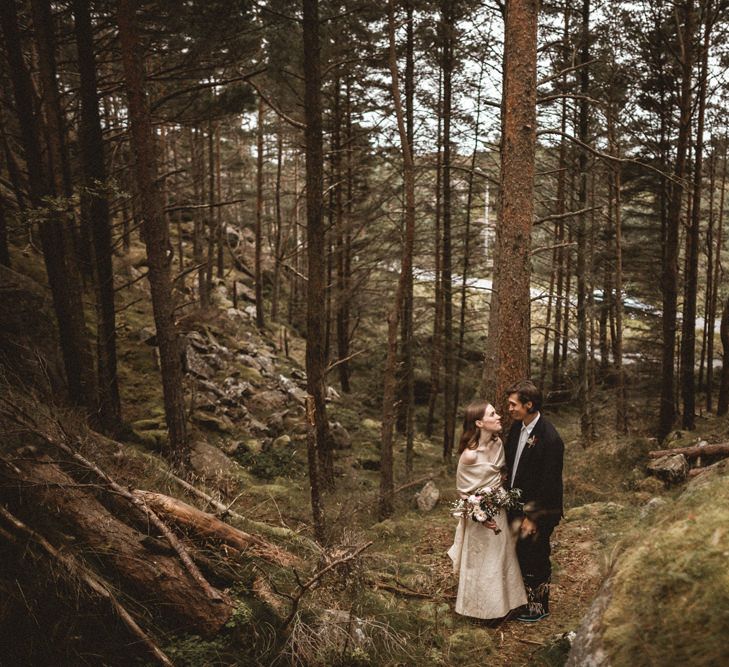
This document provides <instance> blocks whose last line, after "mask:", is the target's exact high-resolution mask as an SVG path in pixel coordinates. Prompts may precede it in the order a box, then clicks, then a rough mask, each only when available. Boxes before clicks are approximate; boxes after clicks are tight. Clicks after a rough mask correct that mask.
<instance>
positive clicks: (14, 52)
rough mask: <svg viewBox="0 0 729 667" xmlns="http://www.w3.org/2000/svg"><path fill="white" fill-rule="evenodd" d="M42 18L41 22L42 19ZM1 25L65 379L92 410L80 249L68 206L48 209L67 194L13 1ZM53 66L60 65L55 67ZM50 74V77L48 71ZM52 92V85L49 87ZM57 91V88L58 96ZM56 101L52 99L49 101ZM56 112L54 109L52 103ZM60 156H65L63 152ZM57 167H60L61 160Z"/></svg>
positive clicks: (1, 6)
mask: <svg viewBox="0 0 729 667" xmlns="http://www.w3.org/2000/svg"><path fill="white" fill-rule="evenodd" d="M41 24H42V22H41ZM0 25H1V26H2V34H3V37H4V42H5V51H6V55H7V59H8V64H9V65H10V78H11V82H12V86H13V94H14V98H15V106H16V111H17V116H18V122H19V124H20V131H21V137H22V142H23V148H24V151H25V162H26V169H27V171H28V186H29V190H30V192H29V195H30V202H31V205H32V206H33V208H34V209H36V210H37V211H38V212H39V213H40V214H41V218H42V221H41V223H40V237H41V244H42V246H43V259H44V261H45V265H46V273H47V275H48V284H49V286H50V288H51V295H52V297H53V307H54V311H55V314H56V318H57V320H58V331H59V339H60V344H61V352H62V354H63V362H64V368H65V371H66V380H67V382H68V388H69V393H70V396H71V399H72V400H73V401H74V402H76V403H78V404H79V405H82V406H84V407H85V408H86V409H87V410H88V411H89V413H91V414H93V413H94V412H95V409H96V389H95V387H94V382H93V378H94V373H93V370H92V369H93V361H92V355H91V351H90V349H89V346H88V341H87V340H86V326H85V318H84V312H83V303H82V298H81V295H82V292H81V283H80V279H79V274H78V270H77V268H76V264H75V249H74V244H73V235H72V230H71V226H70V222H71V221H70V219H69V218H68V216H66V215H64V213H63V212H58V211H50V210H47V208H46V206H47V204H46V201H45V199H46V198H47V197H52V196H56V195H57V196H61V197H62V196H64V194H65V191H64V190H63V187H64V186H63V185H62V189H61V190H60V191H58V192H57V191H56V188H55V185H54V181H53V179H52V178H51V176H50V174H51V165H49V164H44V161H43V155H42V152H41V137H42V136H43V125H42V121H41V118H40V115H39V114H38V113H37V112H36V108H35V105H34V100H35V98H36V96H35V91H34V89H33V83H32V81H31V78H30V73H29V72H28V69H27V67H26V65H25V60H24V58H23V49H22V44H21V40H20V30H19V27H18V16H17V12H16V9H15V3H14V2H0ZM52 71H53V72H54V71H55V69H53V70H52ZM51 74H52V73H51V72H46V77H48V78H50V79H51V81H49V83H50V84H52V85H55V75H51ZM44 78H45V77H44ZM49 92H51V91H49ZM57 94H58V91H56V92H55V95H56V96H57ZM47 105H48V106H49V107H52V106H53V105H52V102H50V101H47ZM47 111H48V112H49V113H53V109H52V108H49V109H47ZM59 159H60V158H59ZM58 169H59V170H60V169H61V167H60V165H58Z"/></svg>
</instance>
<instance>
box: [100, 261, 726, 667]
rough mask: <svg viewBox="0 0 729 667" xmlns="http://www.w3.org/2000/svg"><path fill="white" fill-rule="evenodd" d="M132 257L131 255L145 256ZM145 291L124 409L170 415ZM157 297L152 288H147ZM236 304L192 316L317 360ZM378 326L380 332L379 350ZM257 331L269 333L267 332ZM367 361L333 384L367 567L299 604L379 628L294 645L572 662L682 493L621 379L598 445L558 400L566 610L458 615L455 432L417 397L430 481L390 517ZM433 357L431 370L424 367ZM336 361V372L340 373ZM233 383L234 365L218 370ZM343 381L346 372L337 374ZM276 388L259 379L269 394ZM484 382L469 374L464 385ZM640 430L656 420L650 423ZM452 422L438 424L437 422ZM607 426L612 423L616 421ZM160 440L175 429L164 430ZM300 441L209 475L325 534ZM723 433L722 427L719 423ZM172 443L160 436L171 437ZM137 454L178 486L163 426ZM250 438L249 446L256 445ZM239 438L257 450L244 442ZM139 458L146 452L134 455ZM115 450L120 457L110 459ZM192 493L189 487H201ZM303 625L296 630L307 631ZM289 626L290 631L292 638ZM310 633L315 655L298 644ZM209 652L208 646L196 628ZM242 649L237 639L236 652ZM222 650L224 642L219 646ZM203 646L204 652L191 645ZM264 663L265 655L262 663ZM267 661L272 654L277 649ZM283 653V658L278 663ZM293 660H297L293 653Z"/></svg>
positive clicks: (389, 657)
mask: <svg viewBox="0 0 729 667" xmlns="http://www.w3.org/2000/svg"><path fill="white" fill-rule="evenodd" d="M133 259H134V258H133V257H131V258H129V259H128V260H127V261H128V263H129V264H131V263H132V262H133ZM145 295H146V289H145V288H144V287H143V286H142V284H139V285H138V286H135V288H133V289H132V290H131V292H130V293H129V294H128V295H126V296H125V298H124V303H123V304H121V306H122V307H121V312H122V313H123V314H122V315H121V317H120V337H119V360H120V379H121V387H122V393H123V404H124V410H125V419H126V420H127V421H128V422H129V423H130V424H136V423H140V422H144V421H147V422H151V421H155V420H156V421H157V422H160V420H161V419H162V418H161V415H162V395H161V387H160V384H159V382H158V381H157V378H158V371H157V370H156V369H155V365H154V357H153V354H152V351H151V350H150V349H149V348H148V347H146V346H144V345H143V344H142V343H141V342H140V333H141V332H142V331H143V329H145V328H146V327H149V325H150V322H151V321H152V318H151V308H150V303H149V300H148V299H146V298H144V297H145ZM140 297H142V298H140ZM222 313H223V310H222V309H218V310H216V312H215V313H213V314H211V313H207V314H206V313H200V312H198V311H191V312H190V315H189V316H188V322H187V324H188V326H190V325H191V324H192V327H193V328H195V327H197V330H201V331H206V332H209V333H210V335H211V336H212V337H213V338H214V339H215V340H217V341H218V342H219V343H220V344H222V345H226V346H228V347H229V348H230V349H231V350H236V349H237V347H238V345H239V344H240V341H241V340H246V341H248V344H249V345H254V346H255V344H261V345H263V344H265V345H267V346H268V347H269V348H270V349H274V348H275V350H274V353H273V357H272V359H273V361H274V364H275V373H274V374H273V375H275V374H278V373H283V374H285V375H287V376H293V375H294V374H295V372H296V369H299V370H300V369H301V368H303V365H304V342H303V340H302V339H301V338H298V337H297V336H296V335H295V333H294V332H293V331H292V330H289V333H288V346H287V350H286V351H284V350H283V349H282V345H281V340H282V336H281V333H282V328H281V327H279V326H269V327H268V328H267V329H266V330H264V331H262V332H259V331H258V330H256V329H255V327H254V326H253V323H252V322H250V323H249V324H245V323H241V322H240V321H238V322H236V323H235V325H233V324H232V323H231V322H230V321H227V319H226V317H225V315H223V314H222ZM377 335H378V334H377V331H376V328H375V329H373V331H372V333H371V337H372V341H371V343H372V347H373V349H377V348H376V344H377ZM256 341H257V342H256ZM354 365H355V372H354V375H353V380H354V391H353V392H352V393H351V394H343V395H342V396H341V397H336V396H334V397H333V399H332V401H331V402H330V403H329V405H328V417H329V419H330V420H331V421H337V422H339V423H341V424H342V426H344V428H345V429H346V430H347V432H348V433H349V435H350V436H351V446H349V447H347V448H344V449H338V450H336V451H335V478H336V484H335V489H334V490H331V491H328V492H326V493H325V494H324V498H323V500H324V507H325V512H326V517H327V524H328V529H327V530H328V534H329V536H330V544H329V545H327V548H328V550H329V552H330V553H333V554H336V553H337V549H338V548H341V547H346V548H350V547H356V546H358V545H364V544H366V543H367V542H370V541H371V542H372V544H371V545H370V546H369V547H367V548H366V549H365V550H364V551H363V553H362V556H361V557H359V559H358V561H357V562H356V563H353V564H352V567H349V568H344V569H343V570H341V571H340V570H337V571H334V572H332V573H330V575H329V576H327V577H326V578H325V579H324V580H323V581H322V585H321V586H319V587H317V588H316V589H315V590H312V591H310V592H309V593H308V594H307V595H306V596H305V597H304V598H303V599H302V604H301V606H300V610H301V612H302V614H301V618H302V619H304V621H305V622H304V623H302V624H301V625H300V626H299V628H298V629H297V630H296V632H299V633H304V634H305V633H307V632H309V634H310V637H309V639H311V637H314V636H315V635H317V634H318V635H321V632H320V631H318V630H317V629H316V628H317V626H315V625H309V626H307V625H306V623H311V622H312V621H311V619H312V618H317V617H318V618H321V612H322V611H323V610H329V611H332V610H334V611H339V612H345V613H346V614H348V615H349V618H351V619H356V622H357V623H359V622H361V624H362V628H364V630H365V634H367V635H368V636H369V637H371V638H372V641H371V642H369V643H367V642H365V644H363V646H362V648H363V650H362V651H360V652H359V653H358V652H357V650H356V648H357V647H356V646H355V647H354V651H353V647H352V646H351V645H350V646H348V645H347V644H346V643H345V646H344V648H342V646H341V644H340V645H337V644H336V642H335V643H334V644H333V645H331V646H328V647H327V646H322V645H320V644H318V645H316V642H317V641H319V639H321V637H320V636H319V638H318V639H316V640H314V639H312V640H311V642H310V643H309V644H307V641H309V639H307V638H304V640H305V641H304V643H303V644H301V640H302V636H301V635H299V636H298V639H297V641H299V642H300V643H299V645H298V647H297V646H295V645H293V644H291V643H289V644H288V646H287V650H288V651H289V653H288V654H289V656H291V655H292V654H294V655H295V659H294V661H293V662H294V663H295V664H312V665H314V664H322V665H323V664H326V665H341V666H342V667H343V666H344V665H352V666H354V665H378V666H379V665H383V666H384V665H392V666H393V667H394V666H395V665H442V666H449V665H454V666H455V665H458V666H459V667H468V666H469V665H473V666H474V667H475V666H476V665H479V666H480V665H483V664H489V665H548V666H550V667H551V666H557V665H563V664H564V662H565V660H566V656H567V653H568V651H569V640H568V639H567V634H568V633H571V632H573V631H576V630H577V629H578V627H579V625H580V622H581V620H582V618H583V616H584V615H585V613H586V612H587V610H588V608H589V607H590V604H591V602H592V601H593V599H594V597H595V595H596V593H597V591H598V589H599V587H600V585H601V582H602V581H603V580H604V578H605V576H606V574H607V573H608V572H609V570H610V566H611V563H613V562H614V560H615V558H616V556H617V554H618V553H619V552H620V551H621V550H622V548H623V545H625V544H627V543H629V541H630V540H631V536H633V537H634V536H635V535H636V533H637V531H640V526H641V520H642V516H643V508H644V507H645V505H646V503H648V501H650V500H651V498H653V497H655V496H661V495H667V496H670V495H672V494H673V493H674V492H673V491H671V490H666V489H664V488H663V485H662V484H661V483H660V482H658V481H657V480H655V479H653V478H646V477H645V475H644V473H643V467H644V464H645V463H646V460H647V458H646V453H647V451H648V450H649V449H653V448H655V442H654V441H652V440H651V439H650V438H649V437H647V436H646V435H644V434H642V433H640V432H638V429H636V431H635V432H633V433H631V435H630V436H626V437H620V438H618V437H616V436H615V434H614V432H613V431H612V428H611V426H608V425H612V423H613V415H612V412H611V411H612V410H613V405H612V403H611V400H610V393H609V391H605V392H604V393H602V394H598V396H597V398H596V399H595V404H594V406H593V408H594V410H593V417H594V419H595V420H596V423H597V424H598V425H599V426H600V428H601V432H599V433H598V437H597V438H596V439H595V441H594V442H593V443H591V444H589V445H588V446H583V443H582V441H581V439H580V437H579V414H578V413H577V411H576V410H575V409H574V408H573V407H566V406H558V409H550V406H547V409H546V410H545V414H546V416H547V417H548V418H549V419H550V420H552V421H553V422H554V424H555V425H556V426H557V428H558V430H559V431H560V433H561V435H562V437H563V439H564V441H565V445H566V455H565V470H564V479H565V510H566V516H565V518H564V520H563V521H562V523H561V524H560V525H559V527H558V528H557V530H556V531H555V533H554V536H553V554H552V560H553V568H554V572H553V579H552V592H551V615H550V616H549V617H548V618H546V619H544V620H542V621H540V622H539V623H536V624H533V625H531V624H522V623H519V622H517V621H515V620H507V621H503V622H501V623H500V624H498V625H496V626H494V625H493V624H487V623H484V622H481V621H477V620H473V619H468V618H464V617H461V616H458V615H457V614H455V612H454V610H453V607H454V603H455V597H456V591H457V585H458V582H457V578H456V577H455V575H454V574H453V573H452V568H451V562H450V559H449V558H448V556H447V553H446V552H447V550H448V548H449V546H450V545H451V543H452V540H453V535H454V530H455V519H454V518H453V517H452V516H451V515H450V512H449V504H450V502H451V501H453V500H455V498H456V493H455V489H454V485H455V468H454V465H445V464H444V463H443V461H442V449H441V448H442V445H441V443H440V439H439V438H438V437H433V438H427V437H425V436H424V435H423V430H424V428H423V427H424V423H425V418H426V414H425V410H426V407H425V406H422V405H421V406H418V407H417V408H416V415H415V421H416V438H415V447H414V452H415V457H414V470H413V471H412V474H411V475H410V477H407V476H406V475H405V474H404V440H403V438H402V437H401V436H397V437H396V438H395V446H394V450H395V451H394V468H395V477H396V480H395V485H396V487H398V486H405V485H408V483H409V482H411V480H415V481H417V480H421V481H420V482H419V483H417V484H413V485H410V486H407V488H405V489H403V490H402V491H401V492H399V493H397V495H396V498H395V512H394V514H393V516H392V517H391V518H390V519H387V520H385V521H379V520H378V518H377V515H376V505H377V496H378V489H379V470H378V468H379V450H378V442H379V437H380V422H379V415H380V413H381V405H380V403H381V395H380V389H379V386H380V381H381V378H380V376H379V369H378V368H377V365H376V364H374V365H372V364H371V363H370V362H369V361H368V362H366V363H365V362H361V365H359V366H357V365H356V364H354ZM421 371H422V369H421ZM332 375H333V374H332ZM214 381H215V382H222V375H221V376H220V377H219V378H218V379H216V380H214ZM330 381H332V382H334V378H333V377H332V378H330ZM264 390H265V386H260V387H258V389H257V391H259V392H263V391H264ZM469 391H471V389H470V388H468V387H465V386H464V387H463V394H464V395H468V392H469ZM639 409H640V406H638V405H635V406H633V410H634V414H632V417H633V419H632V422H631V423H633V424H636V425H638V424H641V419H640V417H641V414H640V413H638V410H639ZM191 428H192V433H193V437H194V438H195V439H197V440H205V441H206V442H208V443H209V444H213V445H215V446H217V447H219V448H220V449H221V450H223V451H229V450H230V449H231V445H236V446H237V444H236V443H238V442H243V443H245V442H248V443H250V433H246V432H245V429H242V428H239V426H238V425H237V424H235V423H234V424H232V427H231V430H230V431H228V432H225V433H221V432H219V431H216V430H214V429H206V428H205V427H204V426H201V425H200V424H195V426H194V427H191ZM639 428H641V427H639ZM440 430H441V427H440V425H438V424H436V429H435V432H436V433H440ZM602 431H604V432H602ZM725 431H726V421H725V420H719V419H713V418H711V417H708V418H705V417H702V418H700V419H699V428H698V430H697V432H695V433H692V434H690V435H689V434H687V435H684V436H683V437H682V438H681V440H680V441H676V444H677V445H678V444H688V443H689V442H695V441H696V440H697V439H699V437H707V438H708V439H709V440H710V441H713V440H715V439H716V437H718V434H719V433H723V432H725ZM150 433H154V434H155V436H154V437H155V438H159V437H164V432H163V431H162V430H160V431H152V432H150ZM290 436H291V439H290V446H289V448H288V449H287V450H280V449H276V448H273V447H272V446H271V445H270V444H267V445H265V446H264V447H263V449H261V450H260V452H259V453H258V456H259V459H258V463H259V464H260V463H261V460H262V459H263V458H265V463H266V465H267V466H268V467H267V468H266V474H265V475H264V476H257V473H256V471H255V469H254V468H252V467H251V466H249V465H248V464H249V463H250V460H249V459H246V458H240V457H238V456H234V457H233V458H234V459H235V460H236V462H237V464H238V465H235V464H231V465H234V467H235V471H234V474H232V475H228V476H227V477H226V479H225V484H224V485H222V486H219V487H217V488H216V486H215V484H214V482H211V481H210V480H203V479H200V480H199V486H200V487H201V488H203V489H204V490H206V491H207V492H208V493H211V494H212V495H215V496H217V497H220V498H221V499H223V500H225V501H226V503H228V502H229V503H230V505H231V508H232V509H233V510H235V511H236V512H237V513H238V514H240V515H242V516H244V517H246V518H247V519H250V520H254V521H258V522H263V523H266V524H269V525H270V526H274V527H276V526H280V527H285V528H288V529H291V530H293V531H295V532H297V533H301V534H303V535H308V536H311V534H312V530H311V514H310V498H309V485H308V479H307V475H306V449H305V436H304V433H303V431H302V430H301V429H298V428H294V429H292V430H291V431H290ZM712 436H716V437H712ZM157 444H159V443H157ZM129 446H130V448H132V449H130V450H129V451H130V453H131V452H132V451H137V452H138V453H139V454H140V455H141V458H140V459H139V460H140V461H141V460H142V459H143V460H144V462H145V463H144V465H142V464H141V463H140V465H138V466H136V467H135V468H134V470H135V471H136V473H135V474H137V478H134V479H133V478H132V477H130V476H129V475H128V474H126V473H131V470H130V469H127V470H121V469H120V470H119V471H118V473H119V474H120V475H122V478H123V479H124V481H125V482H126V483H129V484H132V485H134V486H137V487H138V488H147V489H154V488H160V487H161V488H160V490H162V491H165V492H169V491H170V489H169V488H166V487H165V486H164V485H161V484H160V479H161V472H163V471H164V465H163V464H162V462H161V461H160V464H159V466H155V465H153V464H152V462H153V460H156V457H157V456H158V453H155V446H154V440H152V444H150V442H147V441H141V440H136V441H135V442H130V443H129ZM245 449H246V447H243V450H245ZM239 451H242V450H241V449H239ZM131 455H132V456H137V454H131ZM109 463H110V464H111V461H109ZM427 478H432V479H433V481H434V482H435V484H436V485H437V486H438V488H439V490H440V493H441V495H440V501H439V503H438V504H437V505H436V507H435V508H434V509H433V510H432V511H431V512H429V513H421V512H419V511H418V510H417V508H416V506H415V503H414V494H415V493H416V492H417V491H418V490H419V489H420V488H422V486H423V484H424V483H425V480H426V479H427ZM187 500H188V502H189V501H190V499H189V498H187ZM321 566H322V554H318V555H317V553H315V552H311V553H310V554H309V557H308V559H307V560H305V561H304V562H303V563H302V565H301V571H300V572H298V576H299V578H300V579H301V580H305V579H306V578H307V577H308V576H310V575H311V574H312V573H315V572H316V571H317V569H318V568H321ZM276 583H277V584H278V585H280V586H281V590H286V589H287V587H289V590H292V588H291V587H295V586H296V578H295V577H293V576H292V573H291V572H289V573H288V576H287V577H286V576H284V577H283V578H282V579H280V580H279V581H277V582H276ZM296 632H292V633H291V634H292V635H294V634H296ZM279 639H280V638H279ZM304 644H306V645H307V646H310V647H313V649H312V651H313V652H312V653H310V654H308V655H305V654H304V653H298V652H297V651H299V648H300V647H301V646H302V645H304ZM180 646H182V644H180V645H178V646H177V649H178V652H177V653H176V654H175V655H176V657H177V660H176V664H180V665H196V664H203V663H200V662H196V661H195V660H194V659H192V658H191V657H190V658H189V659H186V658H185V655H184V652H185V650H187V649H184V650H183V649H181V648H180ZM194 648H195V650H196V649H199V648H200V643H199V642H197V646H196V647H194ZM228 649H229V650H228ZM228 649H226V650H225V651H223V653H222V654H220V659H219V660H215V661H212V662H205V663H204V664H220V665H233V664H252V663H247V662H246V663H240V662H235V659H231V655H235V647H234V646H230V647H228ZM216 650H217V649H216ZM190 651H191V652H190V656H192V655H195V653H194V650H193V649H190ZM255 664H259V663H255ZM260 664H269V663H266V662H262V663H260ZM277 664H278V663H277ZM287 664H288V663H287Z"/></svg>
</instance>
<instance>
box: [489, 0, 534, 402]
mask: <svg viewBox="0 0 729 667" xmlns="http://www.w3.org/2000/svg"><path fill="white" fill-rule="evenodd" d="M538 14H539V3H538V2H537V1H536V0H514V1H513V2H510V3H509V4H508V7H507V13H506V31H505V44H504V51H505V61H506V66H505V76H504V80H505V81H504V83H505V85H504V93H503V94H504V102H505V103H504V106H503V138H502V152H501V200H500V201H501V205H500V211H501V218H500V220H499V224H498V227H497V234H496V238H497V251H496V262H495V265H494V273H495V274H497V275H499V282H498V289H497V291H496V292H495V294H494V295H493V297H492V303H494V302H495V303H496V312H497V313H498V327H497V328H496V329H494V328H493V320H490V321H489V331H490V332H493V334H494V335H495V336H496V342H497V358H498V366H497V368H496V391H495V394H494V396H493V397H490V398H491V400H493V401H494V402H495V403H496V404H497V406H498V408H502V406H503V405H504V402H505V394H506V389H507V387H508V386H509V385H510V384H512V383H513V382H515V381H517V380H520V379H523V378H526V377H528V376H529V351H530V303H531V299H530V295H529V279H530V275H531V265H530V249H531V228H532V220H533V218H534V197H533V194H534V157H535V147H536V91H537V87H536V66H537V18H538ZM493 311H494V307H493V306H492V313H493ZM490 335H491V333H490Z"/></svg>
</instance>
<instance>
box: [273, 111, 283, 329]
mask: <svg viewBox="0 0 729 667" xmlns="http://www.w3.org/2000/svg"><path fill="white" fill-rule="evenodd" d="M282 173H283V122H282V121H279V123H278V132H276V190H275V193H274V197H275V202H274V216H275V225H276V229H275V236H274V244H273V261H274V267H273V290H272V294H271V320H273V321H274V322H275V321H276V320H277V319H278V305H279V299H280V297H281V265H282V263H283V258H282V255H283V250H282V241H283V229H282V225H283V219H282V216H281V180H282Z"/></svg>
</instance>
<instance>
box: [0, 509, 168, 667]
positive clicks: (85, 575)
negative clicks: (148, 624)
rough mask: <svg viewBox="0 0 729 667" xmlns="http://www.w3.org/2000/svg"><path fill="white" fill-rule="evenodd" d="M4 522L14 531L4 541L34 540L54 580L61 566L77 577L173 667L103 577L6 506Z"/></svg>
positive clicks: (0, 516) (153, 653) (1, 511)
mask: <svg viewBox="0 0 729 667" xmlns="http://www.w3.org/2000/svg"><path fill="white" fill-rule="evenodd" d="M0 519H2V520H3V521H4V522H5V524H6V525H7V526H8V529H9V531H12V532H8V531H6V530H4V529H2V528H0V538H4V539H5V540H7V541H9V542H12V543H16V544H17V543H18V540H17V539H16V537H15V535H14V533H15V534H18V535H20V536H21V537H22V538H23V541H24V542H27V541H28V540H30V541H31V542H32V543H34V544H35V545H37V548H38V549H39V550H40V551H41V552H42V553H43V554H44V555H45V557H46V560H47V561H48V563H47V564H46V566H45V567H46V568H47V569H48V570H53V574H52V575H51V576H52V577H56V576H57V569H58V568H59V566H60V567H61V568H62V569H64V570H65V571H66V574H67V575H68V576H69V577H73V578H74V579H75V580H76V581H78V582H80V583H81V584H82V585H83V586H84V587H85V588H86V594H87V595H88V596H89V597H91V598H93V597H99V598H101V599H102V600H104V601H105V602H106V603H107V604H108V605H109V607H110V610H111V611H112V612H113V613H114V614H115V615H116V616H118V618H119V619H120V620H121V622H122V623H123V624H124V626H125V627H126V628H127V630H128V631H129V633H130V634H131V635H132V636H133V637H134V638H135V640H136V641H137V642H140V643H141V644H142V646H144V648H145V649H146V651H147V653H148V655H149V657H151V658H153V659H154V660H155V661H156V662H157V663H158V664H160V665H165V667H173V666H172V662H171V661H170V659H169V658H168V657H167V656H166V655H165V653H164V652H163V651H162V649H160V647H159V646H157V644H156V643H155V642H154V640H152V638H151V637H150V636H149V635H148V634H147V633H146V632H145V631H144V630H143V629H142V628H141V627H140V626H139V624H138V623H137V622H136V621H135V620H134V618H133V617H132V615H131V614H130V613H129V612H128V611H127V609H126V608H125V607H124V606H123V605H122V604H121V603H120V602H119V600H118V599H117V598H116V596H115V595H114V594H113V593H112V592H111V590H110V587H109V586H108V584H106V582H105V581H104V580H103V579H101V577H99V576H98V575H97V574H96V573H94V572H92V571H91V570H89V569H88V568H87V567H85V566H84V565H82V563H81V562H80V561H79V560H78V559H77V558H75V557H74V556H73V555H71V554H69V553H68V552H63V551H59V550H58V549H56V548H55V547H54V546H53V545H52V544H51V543H50V542H48V540H46V539H45V538H44V537H43V536H42V535H40V534H39V533H37V532H36V531H34V530H32V529H31V528H29V527H28V526H26V525H25V524H24V523H23V522H22V521H21V520H20V519H18V518H17V517H16V516H14V515H13V514H12V513H11V512H9V511H8V510H7V509H5V508H4V507H3V506H2V505H0ZM29 548H30V547H29V545H28V544H27V543H26V544H25V545H24V546H23V549H24V551H25V554H24V558H26V557H27V554H28V549H29Z"/></svg>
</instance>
